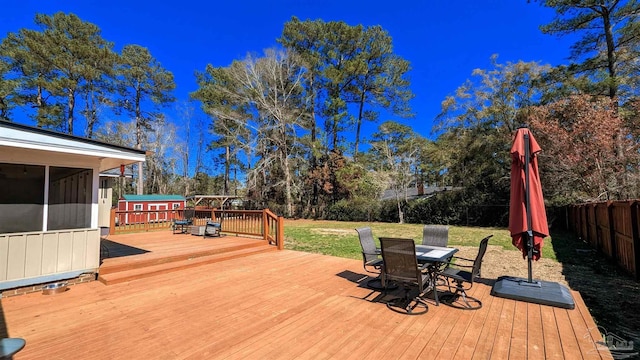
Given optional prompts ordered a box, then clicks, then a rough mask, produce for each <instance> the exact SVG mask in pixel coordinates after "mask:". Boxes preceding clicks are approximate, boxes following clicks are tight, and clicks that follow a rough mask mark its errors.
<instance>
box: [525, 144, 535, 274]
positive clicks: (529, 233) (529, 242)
mask: <svg viewBox="0 0 640 360" xmlns="http://www.w3.org/2000/svg"><path fill="white" fill-rule="evenodd" d="M530 152H531V150H530V145H529V134H528V133H525V134H524V178H525V189H524V194H525V197H524V198H525V204H524V205H525V210H526V212H527V263H528V267H529V278H528V282H529V283H533V278H532V277H533V270H532V265H531V262H532V259H533V231H532V230H531V208H530V204H531V202H530V201H531V199H530V197H531V194H530V192H529V185H530V183H529V181H530V180H529V162H530V161H531V160H530V154H529V153H530Z"/></svg>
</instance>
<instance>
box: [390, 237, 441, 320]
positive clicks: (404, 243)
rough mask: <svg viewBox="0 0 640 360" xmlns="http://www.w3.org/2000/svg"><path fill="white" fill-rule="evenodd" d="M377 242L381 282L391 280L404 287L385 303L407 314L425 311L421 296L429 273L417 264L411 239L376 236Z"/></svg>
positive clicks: (426, 287)
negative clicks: (380, 264) (381, 266)
mask: <svg viewBox="0 0 640 360" xmlns="http://www.w3.org/2000/svg"><path fill="white" fill-rule="evenodd" d="M380 244H381V248H382V259H383V261H384V266H383V268H382V271H383V273H384V279H385V283H386V282H388V281H394V282H396V283H398V284H401V285H402V286H403V287H404V297H403V298H396V299H394V300H392V301H390V302H387V307H388V308H389V309H391V310H393V311H396V312H399V313H403V314H408V315H418V314H424V313H426V312H427V311H428V310H429V307H428V305H427V303H426V302H425V301H424V300H423V299H422V296H424V294H425V292H427V291H428V290H429V289H430V288H429V286H428V285H429V282H430V276H429V274H427V273H425V272H423V270H425V269H424V268H423V267H420V266H418V259H417V257H416V246H415V245H416V244H415V242H414V241H413V239H400V238H380ZM416 291H417V293H416Z"/></svg>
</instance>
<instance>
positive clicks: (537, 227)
mask: <svg viewBox="0 0 640 360" xmlns="http://www.w3.org/2000/svg"><path fill="white" fill-rule="evenodd" d="M527 143H528V145H529V146H528V147H527V146H526V145H527ZM540 151H542V149H540V146H539V145H538V142H537V141H536V139H535V138H534V137H533V135H532V134H531V132H530V131H529V129H527V128H520V129H518V130H517V131H516V134H515V136H514V139H513V145H512V146H511V197H510V202H509V231H510V232H511V238H512V242H513V245H514V246H515V247H517V248H518V249H520V250H521V251H522V257H523V258H524V257H529V258H530V259H532V260H538V259H540V255H541V251H542V246H543V239H544V238H545V237H547V236H549V227H548V225H547V214H546V212H545V208H544V198H543V196H542V185H541V184H540V176H539V174H538V157H537V155H538V153H539V152H540ZM529 242H532V244H530V243H529ZM529 251H531V253H529Z"/></svg>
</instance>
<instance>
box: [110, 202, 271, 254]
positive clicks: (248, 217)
mask: <svg viewBox="0 0 640 360" xmlns="http://www.w3.org/2000/svg"><path fill="white" fill-rule="evenodd" d="M175 219H184V210H147V211H136V210H118V209H111V221H110V224H111V226H110V229H109V234H122V233H131V232H140V231H154V230H169V229H170V228H171V226H172V225H173V221H174V220H175ZM192 220H193V226H202V225H205V224H206V222H207V221H214V222H219V223H221V225H222V228H221V232H223V233H227V234H235V235H251V236H259V237H262V238H264V239H265V240H266V241H268V242H269V243H270V244H273V245H276V246H277V247H278V249H284V218H283V217H282V216H277V215H275V214H274V213H273V212H271V211H270V210H269V209H264V210H224V211H223V210H218V209H206V210H205V209H196V210H195V213H194V217H193V219H192Z"/></svg>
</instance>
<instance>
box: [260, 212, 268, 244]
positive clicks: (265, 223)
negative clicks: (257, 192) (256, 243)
mask: <svg viewBox="0 0 640 360" xmlns="http://www.w3.org/2000/svg"><path fill="white" fill-rule="evenodd" d="M262 237H263V238H264V240H265V241H268V240H269V219H268V218H267V210H266V209H262Z"/></svg>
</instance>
